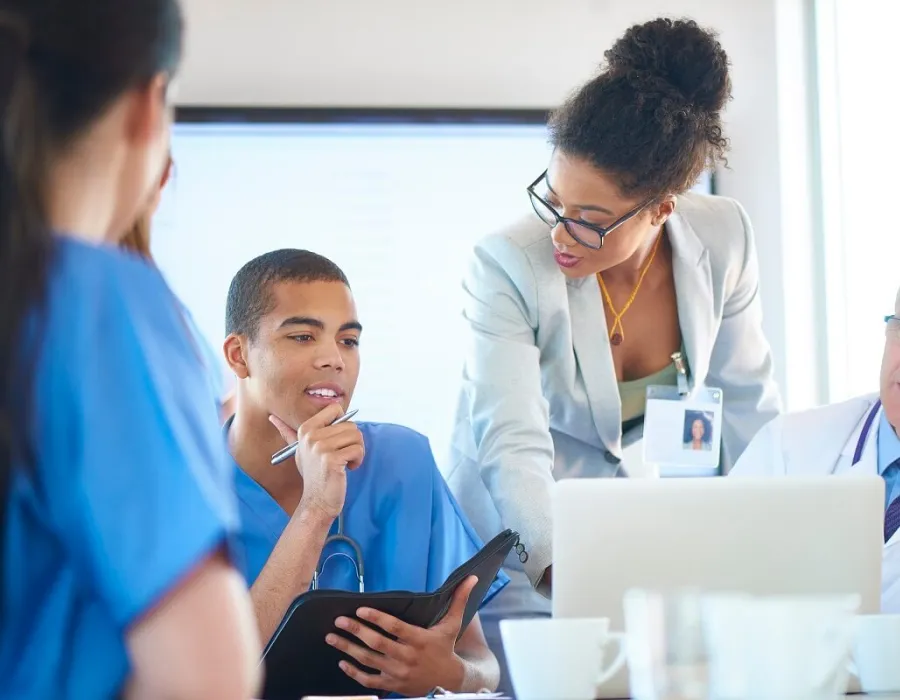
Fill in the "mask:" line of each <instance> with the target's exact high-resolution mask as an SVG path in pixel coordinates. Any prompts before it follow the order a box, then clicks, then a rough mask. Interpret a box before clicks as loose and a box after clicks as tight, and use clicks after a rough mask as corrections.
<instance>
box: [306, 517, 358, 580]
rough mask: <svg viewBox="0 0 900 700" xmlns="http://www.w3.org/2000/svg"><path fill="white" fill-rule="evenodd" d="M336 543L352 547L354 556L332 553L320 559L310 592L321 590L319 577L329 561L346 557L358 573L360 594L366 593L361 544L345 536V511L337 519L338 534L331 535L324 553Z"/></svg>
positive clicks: (326, 541) (323, 547)
mask: <svg viewBox="0 0 900 700" xmlns="http://www.w3.org/2000/svg"><path fill="white" fill-rule="evenodd" d="M336 542H343V543H344V544H346V545H347V546H348V547H350V549H352V550H353V556H350V555H349V554H348V553H347V552H332V553H331V554H329V555H328V556H327V557H325V558H324V559H322V558H321V557H320V559H319V563H318V564H317V565H316V570H315V571H314V572H313V577H312V582H311V583H310V586H309V590H311V591H317V590H319V576H321V575H322V571H323V569H324V568H325V565H326V564H327V563H328V562H329V561H331V560H332V559H334V558H335V557H344V558H345V559H348V560H349V561H350V563H351V564H353V570H354V571H355V572H356V580H357V581H358V582H359V592H360V593H365V592H366V584H365V564H363V555H362V548H361V547H360V546H359V543H358V542H357V541H356V540H354V539H353V538H352V537H349V536H347V535H345V534H344V513H343V511H342V512H341V514H340V515H338V517H337V532H336V533H335V534H333V535H329V537H328V538H327V539H326V540H325V544H324V545H322V551H323V552H324V551H325V548H326V547H327V546H328V545H330V544H333V543H336Z"/></svg>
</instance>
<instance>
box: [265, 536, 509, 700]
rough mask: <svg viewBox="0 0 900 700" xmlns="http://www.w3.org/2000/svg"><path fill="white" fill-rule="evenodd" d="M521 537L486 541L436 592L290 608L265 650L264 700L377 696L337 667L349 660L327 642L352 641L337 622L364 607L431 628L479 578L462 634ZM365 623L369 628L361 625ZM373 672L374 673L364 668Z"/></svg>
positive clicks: (320, 597) (344, 597) (335, 599)
mask: <svg viewBox="0 0 900 700" xmlns="http://www.w3.org/2000/svg"><path fill="white" fill-rule="evenodd" d="M518 542H519V535H518V533H517V532H514V531H512V530H506V531H504V532H502V533H500V534H499V535H497V536H496V537H495V538H494V539H493V540H491V541H490V542H488V543H487V544H486V545H485V546H484V547H483V548H482V549H481V551H480V552H478V554H476V555H475V556H474V557H472V558H471V559H470V560H469V561H467V562H466V563H465V564H463V565H462V566H460V567H459V568H458V569H456V571H454V572H453V573H452V574H451V575H450V576H449V577H448V578H447V580H446V581H445V582H444V584H443V585H442V586H441V587H440V588H438V589H437V590H436V591H434V592H433V593H411V592H409V591H384V592H379V593H354V592H351V591H340V590H321V589H320V590H316V591H308V592H306V593H303V594H302V595H300V596H298V597H297V598H296V599H295V600H294V602H293V603H292V604H291V606H290V608H289V609H288V611H287V613H285V616H284V618H283V619H282V620H281V623H280V624H279V626H278V629H276V631H275V634H274V635H272V639H271V640H269V643H268V644H267V645H266V648H265V650H264V651H263V663H265V666H266V669H265V689H264V691H263V695H262V697H263V700H297V698H302V697H304V696H316V695H351V696H352V695H363V696H365V695H369V696H370V695H378V697H384V696H385V695H387V693H386V692H384V693H379V692H378V691H373V690H370V689H368V688H364V687H363V686H361V685H360V684H359V683H357V682H356V681H355V680H353V679H352V678H350V677H348V676H347V675H345V674H344V672H343V671H341V669H340V668H338V662H339V661H341V660H350V659H349V657H347V656H346V655H345V654H344V653H343V652H340V651H338V650H337V649H335V648H333V647H331V646H329V645H328V644H326V643H325V636H326V635H328V634H329V633H334V634H341V635H343V636H346V637H349V638H351V639H354V641H357V643H358V640H356V638H355V637H350V636H349V635H348V634H347V633H345V632H343V631H342V630H339V629H337V628H336V627H335V626H334V621H335V620H336V619H337V618H338V617H342V616H343V617H350V618H355V617H356V611H357V610H358V609H359V608H361V607H368V608H374V609H375V610H380V611H382V612H385V613H387V614H388V615H393V616H394V617H396V618H398V619H400V620H403V621H404V622H406V623H407V624H410V625H415V626H417V627H424V628H428V627H432V626H434V625H435V624H437V623H438V622H439V621H440V620H441V619H442V618H443V617H444V615H445V614H446V613H447V610H448V609H449V607H450V602H451V600H452V598H453V592H454V591H455V590H456V587H457V586H459V584H460V583H462V582H463V581H464V580H465V579H467V578H468V577H469V576H473V575H474V576H477V577H478V584H477V585H476V586H475V589H474V590H473V591H472V595H471V596H470V597H469V602H468V604H467V605H466V611H465V613H464V615H463V621H462V628H461V629H460V634H462V632H463V631H464V630H465V629H466V627H467V626H468V624H469V623H470V622H471V621H472V618H473V617H474V616H475V613H477V612H478V608H479V607H481V603H482V601H483V600H484V598H485V596H486V595H487V593H488V590H489V589H490V588H491V586H492V585H493V583H494V579H495V578H496V577H497V573H498V572H499V571H500V568H501V567H502V566H503V561H504V560H505V559H506V557H507V555H508V554H509V553H510V551H511V550H512V549H513V547H515V546H516V545H517V544H518ZM363 624H366V623H363ZM363 670H364V671H368V672H370V673H373V672H374V671H373V670H372V669H367V668H365V667H363Z"/></svg>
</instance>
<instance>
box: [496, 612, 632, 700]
mask: <svg viewBox="0 0 900 700" xmlns="http://www.w3.org/2000/svg"><path fill="white" fill-rule="evenodd" d="M500 634H501V635H502V637H503V651H504V653H505V655H506V665H507V668H508V669H509V675H510V677H511V678H510V679H511V680H512V684H513V688H515V691H516V697H517V698H518V700H559V699H560V698H566V700H593V699H594V698H595V697H596V694H597V687H598V686H600V685H602V684H603V683H605V682H606V681H608V680H609V679H610V678H612V677H613V676H614V675H615V674H616V673H618V672H619V670H621V668H622V666H624V664H625V645H624V636H625V635H623V634H622V633H620V632H610V631H609V619H608V618H605V617H604V618H578V619H562V618H534V619H524V620H522V619H511V620H501V621H500ZM613 643H616V644H618V647H619V649H618V653H617V654H616V656H615V658H613V660H612V662H609V663H608V662H607V654H606V650H607V647H608V646H609V645H610V644H613Z"/></svg>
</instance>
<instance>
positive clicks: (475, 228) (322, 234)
mask: <svg viewBox="0 0 900 700" xmlns="http://www.w3.org/2000/svg"><path fill="white" fill-rule="evenodd" d="M172 151H173V157H174V159H175V174H174V177H173V180H172V182H171V183H170V184H169V186H168V187H167V189H166V191H165V193H164V196H163V201H162V204H161V206H160V210H159V212H158V213H157V216H156V218H155V220H154V230H153V254H154V256H155V258H156V260H157V263H158V264H159V266H160V268H161V269H162V271H163V273H164V274H165V275H166V277H167V279H168V280H169V282H170V284H171V285H172V287H173V289H174V290H175V292H176V293H177V294H178V295H179V296H180V297H181V299H182V300H183V301H184V303H185V304H186V305H187V307H188V308H189V309H190V310H191V312H192V313H193V315H194V317H195V319H196V321H197V324H198V326H199V327H200V330H201V331H202V333H203V334H204V335H205V337H206V339H207V340H208V341H209V342H210V343H211V344H212V345H213V346H214V347H215V348H216V349H218V348H220V347H221V344H222V340H223V339H224V312H225V297H226V293H227V289H228V284H229V282H230V281H231V278H232V276H233V275H234V274H235V272H237V270H238V269H239V268H240V267H241V266H242V265H243V264H244V263H246V262H247V261H249V260H250V259H251V258H253V257H255V256H257V255H260V254H262V253H265V252H267V251H271V250H274V249H277V248H287V247H291V248H305V249H309V250H313V251H315V252H317V253H321V254H323V255H325V256H327V257H329V258H331V259H332V260H334V261H335V262H336V263H337V264H338V265H339V266H340V267H341V268H342V269H343V270H344V272H345V273H346V274H347V277H348V278H349V280H350V284H351V286H352V288H353V293H354V295H355V298H356V303H357V307H358V310H359V316H360V321H361V322H362V324H363V326H364V327H365V330H364V332H363V336H362V343H361V346H360V352H361V357H362V371H361V375H360V380H359V384H358V386H357V391H356V394H355V396H354V399H353V406H354V407H356V408H358V409H359V415H358V419H359V420H365V421H383V422H393V423H399V424H402V425H406V426H409V427H411V428H413V429H415V430H418V431H420V432H422V433H424V434H425V435H427V436H428V437H429V438H430V439H431V443H432V447H433V448H434V450H435V454H436V456H437V457H438V458H439V459H440V458H441V457H442V456H443V455H444V454H445V451H446V449H447V446H448V440H449V435H450V431H451V428H452V419H453V412H454V409H455V403H456V398H457V390H458V386H459V378H460V372H461V366H462V359H463V358H462V347H463V345H464V343H463V342H462V337H463V335H464V332H465V329H464V327H463V323H462V319H461V316H460V309H461V288H460V279H461V274H462V270H463V267H464V263H465V260H466V258H467V256H468V254H469V252H470V251H471V249H472V246H473V244H474V243H475V242H476V241H477V240H478V239H480V238H481V237H483V236H485V235H486V234H488V233H491V232H493V231H496V230H497V229H498V228H500V227H502V226H503V225H505V224H507V223H509V222H510V221H512V220H514V219H516V218H517V217H520V216H522V215H523V214H525V213H527V212H529V211H531V207H530V204H529V201H528V197H527V195H526V193H525V187H526V185H528V184H529V183H530V182H531V181H532V180H534V178H535V177H537V176H538V175H539V174H540V173H541V171H542V170H543V169H544V168H545V167H546V165H547V161H548V158H549V156H550V148H549V146H548V144H547V141H546V130H545V127H544V126H543V125H540V124H535V125H528V124H447V123H444V124H440V123H435V124H425V123H423V124H409V123H406V124H385V123H370V124H366V123H344V124H276V123H244V124H239V123H233V124H222V123H179V124H177V125H176V126H175V129H174V134H173V142H172ZM701 187H702V188H704V189H708V188H709V184H708V182H704V183H702V184H701Z"/></svg>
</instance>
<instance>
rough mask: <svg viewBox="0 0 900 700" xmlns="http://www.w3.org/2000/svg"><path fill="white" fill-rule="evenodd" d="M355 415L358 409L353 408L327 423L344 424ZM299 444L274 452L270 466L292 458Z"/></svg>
mask: <svg viewBox="0 0 900 700" xmlns="http://www.w3.org/2000/svg"><path fill="white" fill-rule="evenodd" d="M357 413H359V409H358V408H354V409H352V410H350V411H347V412H346V413H345V414H344V415H342V416H341V417H340V418H338V419H337V420H335V421H332V422H331V423H329V425H337V424H338V423H344V422H345V421H348V420H350V419H351V418H353V416H355V415H356V414H357ZM299 444H300V443H298V442H295V443H292V444H290V445H288V446H287V447H283V448H282V449H280V450H278V452H276V453H275V454H273V455H272V460H271V463H272V464H281V463H282V462H284V461H285V460H288V459H290V458H291V457H293V456H294V453H295V452H296V451H297V445H299Z"/></svg>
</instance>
